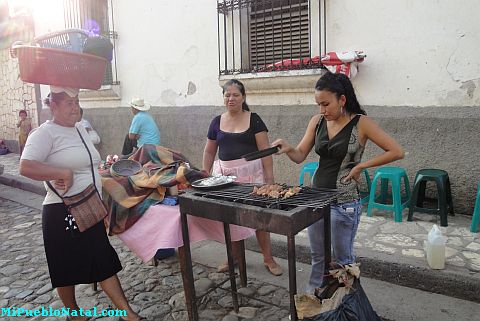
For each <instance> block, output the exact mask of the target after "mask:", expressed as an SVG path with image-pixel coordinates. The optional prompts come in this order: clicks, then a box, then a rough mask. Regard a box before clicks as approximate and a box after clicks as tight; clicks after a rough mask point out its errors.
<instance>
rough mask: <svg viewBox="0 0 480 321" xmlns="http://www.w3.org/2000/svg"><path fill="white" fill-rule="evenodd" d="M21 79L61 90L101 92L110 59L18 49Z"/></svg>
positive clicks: (60, 51) (37, 49)
mask: <svg viewBox="0 0 480 321" xmlns="http://www.w3.org/2000/svg"><path fill="white" fill-rule="evenodd" d="M16 50H17V56H18V64H19V68H20V79H22V80H23V81H25V82H30V83H35V84H43V85H55V86H60V87H72V88H84V89H99V88H100V87H101V86H102V80H103V77H104V74H105V68H106V67H107V60H105V59H103V58H101V57H98V56H94V55H89V54H81V53H76V52H69V51H65V50H61V49H52V48H41V47H33V46H18V47H16Z"/></svg>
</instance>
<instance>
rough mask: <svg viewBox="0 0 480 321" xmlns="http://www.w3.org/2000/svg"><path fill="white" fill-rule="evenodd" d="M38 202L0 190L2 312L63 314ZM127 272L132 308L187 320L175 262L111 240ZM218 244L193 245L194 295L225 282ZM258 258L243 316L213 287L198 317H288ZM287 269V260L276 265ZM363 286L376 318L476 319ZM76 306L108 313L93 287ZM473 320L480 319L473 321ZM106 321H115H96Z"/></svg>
mask: <svg viewBox="0 0 480 321" xmlns="http://www.w3.org/2000/svg"><path fill="white" fill-rule="evenodd" d="M40 208H41V197H40V196H38V195H36V194H32V193H29V192H25V191H21V190H17V189H14V188H11V187H7V186H4V185H0V254H1V256H0V308H9V307H10V308H13V307H17V308H20V307H22V308H24V309H36V308H39V307H40V306H44V307H50V306H51V307H52V308H54V309H60V308H61V307H62V304H61V302H60V300H59V298H58V296H57V294H56V292H55V291H52V289H51V286H50V280H49V276H48V271H47V265H46V260H45V256H44V250H43V245H42V244H43V240H42V236H41V216H40ZM111 242H112V244H113V246H114V247H115V249H116V250H117V252H118V254H119V257H120V259H121V261H122V265H123V267H124V269H123V270H122V272H120V274H119V276H120V279H121V281H122V284H123V286H124V288H125V291H126V295H127V297H128V299H129V300H130V302H132V303H133V306H134V308H135V309H136V310H138V311H142V314H143V315H145V316H148V317H150V318H152V319H154V320H165V321H172V320H175V321H177V320H187V314H186V311H185V306H184V302H183V296H182V289H183V288H182V281H181V276H180V269H179V265H178V262H177V259H176V258H171V259H166V260H164V261H162V262H160V264H159V265H158V266H157V267H153V266H151V265H149V264H145V263H142V262H141V261H140V260H139V259H138V258H136V257H135V256H134V255H133V254H132V253H131V252H130V251H129V250H128V249H127V248H126V247H125V246H124V245H123V243H122V242H121V241H120V240H118V239H117V238H115V237H113V238H111ZM223 252H224V249H223V246H222V245H220V244H218V243H214V242H201V243H198V244H196V245H195V246H194V247H193V259H194V261H195V262H196V264H195V268H194V273H195V279H196V280H197V291H198V292H203V291H206V290H208V289H210V288H211V287H212V286H213V285H214V284H218V283H219V282H221V281H222V280H225V279H226V275H225V274H218V273H215V269H214V267H215V266H216V265H217V264H219V263H220V261H221V260H222V256H219V255H218V253H223ZM260 260H261V258H260V255H259V254H258V253H256V252H252V251H248V252H247V261H248V267H247V269H248V274H249V283H248V286H247V288H243V289H241V290H240V291H241V292H243V293H244V294H248V295H251V296H254V297H256V298H260V299H261V300H263V301H266V302H269V303H272V304H273V306H271V305H268V304H264V303H261V302H258V301H255V300H251V299H249V300H243V301H242V310H241V314H240V315H234V314H232V308H231V298H230V297H229V295H228V292H225V291H224V290H220V289H218V290H215V291H214V292H213V293H210V294H209V295H208V296H206V297H205V299H204V300H202V303H201V305H200V315H201V317H200V318H201V320H223V321H229V320H267V321H268V320H272V321H278V320H281V321H283V320H285V321H286V320H288V292H287V290H286V286H287V284H288V282H287V276H286V275H283V276H281V277H274V276H271V275H270V274H268V272H267V271H266V270H265V269H264V268H263V266H262V265H261V264H260V262H261V261H260ZM280 264H282V265H283V266H284V267H286V262H285V261H284V260H280ZM297 268H298V272H297V273H298V283H299V289H302V288H303V287H304V284H305V282H306V278H307V276H308V273H309V266H308V265H305V264H301V263H299V264H298V265H297ZM362 284H363V286H364V288H365V290H366V293H367V295H368V296H369V298H370V300H371V302H372V305H373V306H374V308H375V309H376V310H377V311H378V313H379V315H381V316H382V317H384V318H386V319H388V320H395V321H403V320H437V321H447V320H477V319H478V316H479V315H480V305H479V304H477V303H473V302H469V301H463V300H459V299H454V298H450V297H446V296H442V295H438V294H432V293H427V292H423V291H419V290H414V289H411V288H405V287H401V286H397V285H393V284H391V283H387V282H382V281H378V280H372V279H367V278H362ZM77 292H78V298H79V300H78V301H79V303H80V305H81V306H82V307H84V308H87V309H90V308H93V307H96V308H97V311H100V310H101V309H109V308H111V305H110V301H109V300H108V299H107V298H106V296H105V294H104V293H103V292H102V291H98V292H96V291H93V289H92V288H91V286H90V285H79V286H77ZM476 318H477V319H476ZM21 319H27V320H49V321H50V320H58V318H44V317H36V318H24V317H22V318H18V317H5V316H2V317H0V320H12V321H14V320H21ZM98 319H99V320H105V321H110V320H114V319H115V318H109V317H105V318H98Z"/></svg>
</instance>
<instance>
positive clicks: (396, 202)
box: [367, 166, 410, 222]
mask: <svg viewBox="0 0 480 321" xmlns="http://www.w3.org/2000/svg"><path fill="white" fill-rule="evenodd" d="M402 178H403V183H404V185H405V197H404V198H403V199H402V190H401V183H402ZM379 180H380V182H381V185H380V196H379V197H378V198H376V197H375V191H376V186H377V183H378V181H379ZM388 181H391V182H392V204H391V205H390V204H385V203H386V199H387V197H388ZM409 203H410V184H409V182H408V176H407V173H406V172H405V170H404V169H403V168H401V167H394V166H385V167H380V168H378V169H377V170H376V171H375V175H374V177H373V180H372V184H371V187H370V196H369V199H368V209H367V215H368V216H372V210H373V209H374V208H380V209H383V210H387V211H393V212H394V215H395V222H401V221H402V211H403V209H404V208H406V207H408V206H409Z"/></svg>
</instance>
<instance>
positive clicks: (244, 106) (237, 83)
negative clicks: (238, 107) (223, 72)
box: [222, 79, 250, 111]
mask: <svg viewBox="0 0 480 321" xmlns="http://www.w3.org/2000/svg"><path fill="white" fill-rule="evenodd" d="M232 85H235V86H237V88H238V90H240V93H241V94H242V96H243V97H244V98H245V99H244V100H243V104H242V109H243V110H246V111H250V108H248V105H247V98H246V97H245V96H246V94H245V86H244V85H243V84H242V82H241V81H238V80H236V79H230V80H229V81H227V82H226V83H225V85H223V87H222V94H225V91H226V90H227V88H228V87H230V86H232Z"/></svg>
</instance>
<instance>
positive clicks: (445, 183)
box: [408, 169, 453, 226]
mask: <svg viewBox="0 0 480 321" xmlns="http://www.w3.org/2000/svg"><path fill="white" fill-rule="evenodd" d="M428 181H433V182H435V183H436V185H437V192H438V199H437V202H438V207H437V208H426V207H424V204H423V203H424V201H425V188H426V185H427V182H428ZM413 212H423V213H429V214H438V215H440V225H441V226H448V222H447V214H448V213H450V214H451V215H453V201H452V192H451V188H450V179H449V177H448V173H447V172H446V171H444V170H441V169H421V170H419V171H418V172H417V175H416V176H415V185H414V187H413V192H412V199H411V204H410V211H409V212H408V221H412V219H413Z"/></svg>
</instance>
